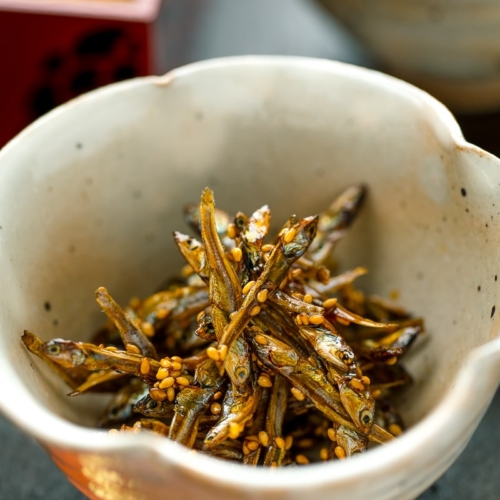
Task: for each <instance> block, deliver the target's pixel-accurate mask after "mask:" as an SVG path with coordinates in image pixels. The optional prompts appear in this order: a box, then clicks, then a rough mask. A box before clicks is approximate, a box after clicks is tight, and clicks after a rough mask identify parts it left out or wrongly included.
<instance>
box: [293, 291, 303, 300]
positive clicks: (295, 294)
mask: <svg viewBox="0 0 500 500" xmlns="http://www.w3.org/2000/svg"><path fill="white" fill-rule="evenodd" d="M290 295H291V296H292V297H295V298H296V299H299V300H302V299H303V298H304V296H303V295H302V294H301V293H299V292H292V293H291V294H290Z"/></svg>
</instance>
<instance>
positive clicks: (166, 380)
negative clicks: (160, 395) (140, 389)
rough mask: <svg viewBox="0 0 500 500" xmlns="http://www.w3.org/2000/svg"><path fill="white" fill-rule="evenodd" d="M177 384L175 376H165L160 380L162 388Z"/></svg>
mask: <svg viewBox="0 0 500 500" xmlns="http://www.w3.org/2000/svg"><path fill="white" fill-rule="evenodd" d="M174 384H175V379H174V377H167V378H164V379H163V380H162V381H161V382H160V389H168V388H169V387H172V386H173V385H174Z"/></svg>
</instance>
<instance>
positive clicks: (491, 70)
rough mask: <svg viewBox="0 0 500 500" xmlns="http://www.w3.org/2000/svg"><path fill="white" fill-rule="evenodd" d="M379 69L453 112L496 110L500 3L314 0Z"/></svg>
mask: <svg viewBox="0 0 500 500" xmlns="http://www.w3.org/2000/svg"><path fill="white" fill-rule="evenodd" d="M318 1H319V3H321V4H322V5H323V6H324V7H326V8H327V10H329V11H330V12H331V13H332V14H334V15H335V17H337V18H338V19H339V20H341V21H342V22H343V23H344V24H345V25H346V26H347V27H348V28H349V29H350V30H351V31H352V32H353V33H354V34H355V35H356V36H357V37H358V38H359V39H360V40H361V41H362V42H363V44H364V47H365V48H366V49H367V50H368V51H369V52H370V53H371V54H373V55H374V56H376V57H377V58H378V60H379V61H380V62H381V63H382V65H383V67H384V68H385V69H386V70H387V71H389V72H391V73H392V74H395V75H397V76H399V77H401V78H404V79H405V80H407V81H410V82H412V83H414V84H416V85H418V86H420V87H422V88H424V89H425V90H427V91H429V92H431V93H432V94H433V95H434V96H436V97H437V98H438V99H440V100H442V101H443V102H444V103H445V104H446V105H448V106H450V107H451V108H452V109H453V110H454V111H457V112H488V111H495V110H496V111H497V110H499V109H500V3H498V2H495V1H491V0H480V1H477V0H458V1H454V2H449V1H447V0H432V1H429V0H424V1H419V2H400V1H394V0H375V1H373V0H349V1H346V0H318Z"/></svg>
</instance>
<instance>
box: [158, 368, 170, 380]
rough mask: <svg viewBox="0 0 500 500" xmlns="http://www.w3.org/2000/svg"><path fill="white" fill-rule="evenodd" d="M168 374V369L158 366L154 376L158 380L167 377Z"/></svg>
mask: <svg viewBox="0 0 500 500" xmlns="http://www.w3.org/2000/svg"><path fill="white" fill-rule="evenodd" d="M169 376H170V371H169V370H167V369H166V368H158V371H157V372H156V378H157V379H158V380H163V379H164V378H167V377H169Z"/></svg>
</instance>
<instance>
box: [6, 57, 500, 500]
mask: <svg viewBox="0 0 500 500" xmlns="http://www.w3.org/2000/svg"><path fill="white" fill-rule="evenodd" d="M359 181H363V182H366V183H368V185H369V187H370V194H369V198H368V203H367V205H366V209H365V211H364V214H363V216H362V217H361V219H360V221H359V223H358V224H357V226H356V227H355V228H354V230H353V231H352V233H351V234H350V235H349V238H347V239H346V240H345V241H343V242H342V244H341V246H340V247H339V256H340V259H341V261H342V263H343V265H344V266H345V267H348V266H352V265H360V264H363V265H366V266H368V268H369V269H370V271H371V272H370V274H369V276H368V279H367V280H366V281H365V286H366V288H367V290H371V291H377V292H378V293H380V294H383V295H384V294H389V293H390V292H391V291H393V290H398V291H399V294H400V297H401V302H402V303H403V304H404V305H406V306H407V307H408V308H410V309H411V310H412V311H413V312H415V313H417V314H421V315H423V316H424V317H425V319H426V324H427V329H428V333H427V334H426V335H425V337H424V338H422V340H421V342H420V343H419V345H417V346H416V348H415V350H414V352H413V353H412V356H411V357H410V358H409V359H408V363H407V366H408V368H409V370H410V371H411V373H412V374H413V375H414V377H415V381H416V382H415V385H414V386H413V388H412V389H411V390H410V391H409V392H408V394H407V397H406V398H405V401H404V403H403V404H404V406H403V410H404V414H405V416H406V418H407V420H408V422H409V423H410V424H411V429H410V430H409V431H408V432H407V433H405V434H404V435H403V436H402V437H401V438H399V439H397V440H396V441H395V442H393V443H391V444H389V445H387V446H384V447H379V448H377V449H374V450H372V451H370V452H368V453H366V454H363V456H360V457H356V458H353V459H352V460H347V461H343V462H336V463H326V464H318V465H311V466H308V467H300V468H285V469H282V470H281V469H280V470H264V469H251V468H248V467H244V466H240V465H236V464H230V463H225V462H223V461H218V460H215V459H211V458H209V457H205V456H202V455H200V454H192V453H190V452H189V451H187V450H186V449H184V448H182V447H180V446H178V445H177V444H176V443H173V442H170V441H169V440H167V439H161V438H157V437H156V436H153V435H147V434H140V435H119V436H112V435H108V434H107V433H106V432H104V431H100V430H96V429H93V428H91V427H90V426H91V425H92V422H93V419H94V417H95V415H96V412H97V411H98V408H99V407H100V406H102V404H103V399H102V396H85V397H83V396H82V397H80V398H67V397H66V396H65V394H66V392H67V388H66V387H64V385H63V384H62V383H61V382H60V381H59V380H58V379H57V377H55V376H53V374H52V373H50V372H49V371H48V370H47V369H46V367H45V366H44V365H43V364H42V363H41V362H39V360H38V359H36V358H34V357H33V356H31V355H30V354H29V353H27V352H26V350H25V349H24V347H23V345H22V344H21V341H20V336H21V334H22V331H23V329H25V328H27V329H29V330H31V331H33V332H35V333H37V334H38V335H39V336H41V337H42V338H44V339H49V338H52V337H67V338H73V339H80V340H84V339H85V338H88V337H89V335H90V333H91V331H92V330H93V329H94V328H95V327H96V326H98V325H99V324H100V323H101V321H102V318H103V316H102V314H101V313H100V311H99V308H98V307H97V306H96V304H95V303H94V294H93V292H94V290H95V289H96V288H97V287H98V286H99V285H105V286H107V287H108V288H109V289H110V290H111V292H112V293H113V294H115V295H116V297H117V299H118V300H119V301H122V302H123V301H125V300H126V299H127V298H129V297H130V296H132V295H136V294H141V295H145V294H147V293H148V292H150V291H151V290H153V289H154V288H155V286H157V285H158V284H159V283H160V282H161V281H162V279H163V278H164V277H165V276H167V275H169V274H170V273H171V272H172V271H173V270H176V269H177V268H178V266H179V265H180V263H181V258H180V256H179V255H178V252H177V251H176V250H175V249H174V244H173V240H172V236H171V234H172V231H173V230H174V229H179V228H183V227H184V225H183V222H182V217H181V210H180V207H181V206H182V205H183V204H184V203H186V202H188V201H193V200H194V201H196V200H198V199H199V196H200V192H201V189H202V188H203V187H204V186H206V185H209V186H211V187H212V188H213V189H214V190H215V195H216V200H217V203H218V205H219V206H221V207H225V208H227V209H228V210H236V209H242V210H244V211H250V210H252V209H253V208H255V207H258V206H261V205H262V204H263V203H266V202H267V203H269V204H270V205H271V208H272V210H273V217H274V221H275V224H276V225H279V223H280V221H282V220H284V219H285V218H287V217H288V216H289V215H290V213H292V212H293V213H295V212H296V213H298V215H302V216H304V215H309V214H312V213H315V212H317V211H319V210H321V209H322V208H324V207H326V206H327V204H328V203H329V202H330V201H331V200H332V198H333V197H334V196H335V195H336V194H337V193H338V192H339V191H340V190H341V189H343V188H344V187H346V186H347V185H349V184H351V183H353V182H359ZM499 185H500V161H499V160H498V159H497V158H494V157H492V156H491V155H489V154H487V153H485V152H484V151H482V150H480V149H478V148H476V147H474V146H471V145H470V144H468V143H466V142H465V141H464V139H463V137H462V135H461V133H460V130H459V128H458V125H457V124H456V122H455V121H454V120H453V118H452V116H451V115H450V114H449V113H448V111H447V110H446V109H445V108H444V107H443V106H442V105H440V104H439V103H438V102H437V101H435V100H434V99H432V98H431V97H429V96H428V95H427V94H425V93H423V92H422V91H419V90H418V89H416V88H414V87H412V86H410V85H407V84H405V83H402V82H400V81H398V80H395V79H393V78H391V77H387V76H384V75H382V74H379V73H375V72H372V71H368V70H365V69H360V68H356V67H352V66H348V65H344V64H340V63H335V62H331V61H322V60H311V59H302V58H284V57H243V58H229V59H221V60H214V61H208V62H203V63H199V64H194V65H191V66H187V67H185V68H181V69H178V70H175V71H173V72H171V73H169V74H168V75H166V76H164V77H150V78H144V79H137V80H132V81H128V82H124V83H120V84H116V85H112V86H110V87H107V88H104V89H101V90H98V91H95V92H92V93H90V94H88V95H86V96H83V97H81V98H78V99H76V100H74V101H71V102H70V103H68V104H66V105H64V106H62V107H60V108H58V109H56V110H55V111H53V112H51V113H49V114H48V115H46V116H45V117H43V118H42V119H40V120H38V121H37V122H36V123H34V124H33V125H32V126H30V127H29V128H28V129H27V130H25V131H24V132H22V133H21V134H20V135H19V136H18V137H17V138H15V139H14V140H13V141H12V142H11V143H10V144H8V145H7V146H6V147H5V148H4V149H3V150H2V151H1V152H0V226H1V229H0V240H1V246H0V275H1V276H2V303H1V306H0V331H1V337H0V372H1V379H2V391H1V392H0V408H1V409H2V411H3V412H4V413H5V414H6V415H7V416H8V417H10V418H11V419H12V420H13V421H14V422H15V423H16V424H17V425H19V426H20V427H21V428H22V429H24V430H25V431H26V432H28V433H29V434H31V435H33V436H35V437H36V438H37V439H38V441H39V442H40V443H41V444H42V445H43V446H44V447H45V448H46V449H47V450H48V452H49V453H50V454H51V456H52V457H53V459H54V460H55V462H56V463H57V464H58V465H59V466H60V467H61V469H62V470H63V471H64V472H65V473H66V474H67V475H68V477H69V478H70V480H71V481H72V482H73V483H74V484H75V485H76V486H77V487H78V488H80V489H81V490H82V491H83V492H85V493H86V494H87V495H88V496H90V497H91V498H95V499H105V500H109V499H120V500H128V499H148V500H150V499H157V498H176V499H186V500H187V499H199V498H203V499H207V500H226V499H230V498H241V499H254V498H264V497H265V498H270V499H271V498H272V499H299V498H300V499H302V498H304V496H306V497H307V498H308V499H310V500H312V499H315V500H316V499H318V500H319V499H326V498H328V499H334V498H335V499H346V498H349V500H355V499H367V498H369V499H371V500H378V499H398V500H404V499H409V498H414V497H415V496H417V495H418V494H419V493H420V492H421V491H423V490H424V489H425V488H426V487H427V486H429V485H430V484H431V483H432V482H433V481H434V480H435V479H437V478H438V477H439V476H440V475H441V474H442V473H443V472H444V471H445V470H446V468H447V467H449V466H450V464H451V463H452V462H453V460H454V459H455V458H456V457H457V455H458V454H459V453H460V452H461V451H462V450H463V448H464V446H465V445H466V443H467V441H468V440H469V438H470V436H471V434H472V433H473V431H474V429H475V428H476V426H477V424H478V422H479V420H480V418H481V416H482V415H483V413H484V412H485V410H486V408H487V406H488V404H489V402H490V399H491V398H492V396H493V394H494V391H495V388H496V387H497V384H498V381H499V378H500V339H498V338H497V336H498V326H499V321H500V302H499V290H500V282H499V281H497V276H498V275H500V265H499V264H498V263H499V262H500V241H499V240H500V237H499V235H500V222H499V221H500V216H499V213H500V198H499V197H498V194H497V193H498V189H499V187H498V186H499ZM48 304H50V307H49V305H48ZM495 307H496V311H495ZM47 309H50V310H47Z"/></svg>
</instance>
